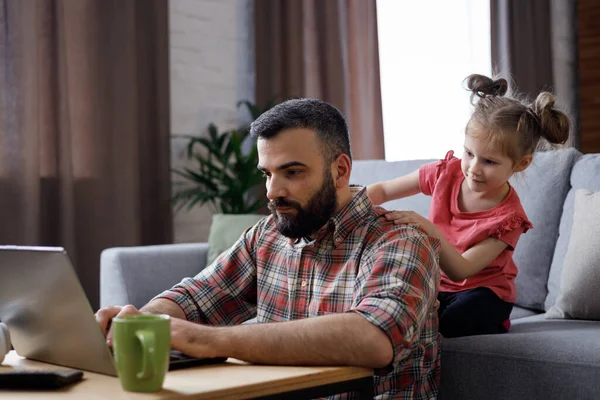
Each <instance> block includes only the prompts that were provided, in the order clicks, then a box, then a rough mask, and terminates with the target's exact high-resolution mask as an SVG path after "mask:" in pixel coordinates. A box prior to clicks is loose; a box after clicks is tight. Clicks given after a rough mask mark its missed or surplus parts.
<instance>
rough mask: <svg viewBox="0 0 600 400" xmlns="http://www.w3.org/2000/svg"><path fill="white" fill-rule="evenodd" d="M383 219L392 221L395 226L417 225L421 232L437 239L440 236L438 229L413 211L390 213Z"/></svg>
mask: <svg viewBox="0 0 600 400" xmlns="http://www.w3.org/2000/svg"><path fill="white" fill-rule="evenodd" d="M385 218H386V219H387V220H388V221H394V223H395V224H397V225H399V224H413V225H417V226H418V227H419V229H421V230H422V231H423V232H425V233H426V234H428V235H429V236H432V237H435V238H438V239H439V238H440V236H441V233H440V231H439V229H438V228H437V227H436V226H435V225H434V224H433V222H431V221H429V220H428V219H427V218H425V217H422V216H421V215H419V214H417V213H416V212H414V211H390V212H388V213H387V214H385Z"/></svg>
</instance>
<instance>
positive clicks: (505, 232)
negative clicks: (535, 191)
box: [489, 214, 533, 250]
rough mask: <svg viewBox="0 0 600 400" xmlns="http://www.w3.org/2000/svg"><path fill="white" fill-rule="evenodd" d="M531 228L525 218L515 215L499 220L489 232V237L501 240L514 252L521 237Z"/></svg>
mask: <svg viewBox="0 0 600 400" xmlns="http://www.w3.org/2000/svg"><path fill="white" fill-rule="evenodd" d="M532 227H533V225H532V224H531V222H529V220H528V219H527V218H526V217H525V216H522V215H518V214H516V215H512V216H509V217H507V218H503V219H502V220H500V221H499V222H498V224H497V225H495V226H494V227H493V228H492V229H491V230H490V233H489V236H490V237H493V238H496V239H499V240H502V241H503V242H504V243H506V244H507V245H508V246H509V247H510V249H511V250H514V249H515V247H517V242H518V241H519V238H520V237H521V235H522V234H523V233H525V232H527V231H528V230H529V229H531V228H532Z"/></svg>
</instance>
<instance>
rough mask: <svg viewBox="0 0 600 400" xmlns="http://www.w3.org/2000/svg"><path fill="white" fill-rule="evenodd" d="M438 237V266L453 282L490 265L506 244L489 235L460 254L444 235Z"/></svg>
mask: <svg viewBox="0 0 600 400" xmlns="http://www.w3.org/2000/svg"><path fill="white" fill-rule="evenodd" d="M438 238H439V239H440V242H441V243H442V249H441V252H440V267H441V268H442V271H444V273H445V274H446V276H448V278H450V279H452V280H453V281H455V282H459V281H462V280H463V279H466V278H468V277H470V276H473V275H475V274H476V273H478V272H479V271H481V270H482V269H484V268H485V267H487V266H488V265H490V264H491V263H492V261H494V260H495V259H496V258H497V257H498V256H499V255H500V253H502V252H503V251H504V250H505V249H506V247H507V246H508V245H507V244H506V243H505V242H503V241H502V240H499V239H496V238H491V237H490V238H487V239H485V240H483V241H482V242H479V243H477V244H476V245H475V246H473V247H471V248H470V249H469V250H467V251H465V252H464V253H462V254H460V253H459V252H458V251H457V250H456V248H454V246H452V245H451V244H450V243H448V241H447V240H446V238H445V237H444V235H442V234H439V235H438Z"/></svg>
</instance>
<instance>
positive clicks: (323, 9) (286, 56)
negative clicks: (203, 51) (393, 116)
mask: <svg viewBox="0 0 600 400" xmlns="http://www.w3.org/2000/svg"><path fill="white" fill-rule="evenodd" d="M254 24H255V55H256V102H257V104H259V105H262V104H265V103H267V101H269V100H271V99H273V98H275V97H277V98H279V99H281V100H284V99H288V98H295V97H315V98H319V99H321V100H324V101H327V102H329V103H331V104H333V105H334V106H336V107H337V108H339V109H340V111H342V112H343V113H344V114H345V115H346V117H347V119H348V122H349V126H350V134H351V140H352V151H353V156H354V158H355V159H383V158H384V156H385V154H384V144H383V121H382V114H381V90H380V83H379V50H378V41H377V12H376V2H375V0H327V1H323V0H294V1H289V0H255V1H254Z"/></svg>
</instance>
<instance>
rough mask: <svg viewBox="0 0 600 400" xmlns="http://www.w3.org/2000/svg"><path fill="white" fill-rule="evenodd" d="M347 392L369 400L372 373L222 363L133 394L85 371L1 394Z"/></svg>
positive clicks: (287, 395)
mask: <svg viewBox="0 0 600 400" xmlns="http://www.w3.org/2000/svg"><path fill="white" fill-rule="evenodd" d="M10 368H19V369H44V370H50V369H65V368H64V367H60V366H54V365H50V364H44V363H41V362H36V361H32V360H27V359H25V358H22V357H20V356H18V355H17V354H16V353H15V352H14V351H11V352H10V353H9V354H8V355H7V356H6V358H5V359H4V362H3V363H2V365H0V372H2V371H6V370H7V369H10ZM347 391H358V392H359V393H360V395H361V398H364V399H372V398H373V370H371V369H367V368H360V367H287V366H285V367H284V366H271V365H253V364H247V363H244V362H242V361H238V360H232V359H229V360H228V361H227V362H225V363H223V364H217V365H206V366H200V367H193V368H187V369H181V370H176V371H171V372H169V373H168V374H167V377H166V378H165V383H164V385H163V389H162V390H161V391H160V392H155V393H147V394H146V393H132V392H126V391H124V390H123V389H122V388H121V385H120V383H119V380H118V378H114V377H110V376H106V375H101V374H96V373H93V372H86V371H84V377H83V381H80V382H78V383H75V384H73V385H70V386H67V387H65V388H63V389H58V390H51V391H38V392H36V391H4V390H0V397H5V396H7V395H10V398H11V399H67V400H68V399H70V398H72V399H106V398H108V399H111V400H118V399H221V400H227V399H250V398H261V399H294V398H296V399H309V398H313V397H319V396H327V395H331V394H335V393H343V392H347Z"/></svg>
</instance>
